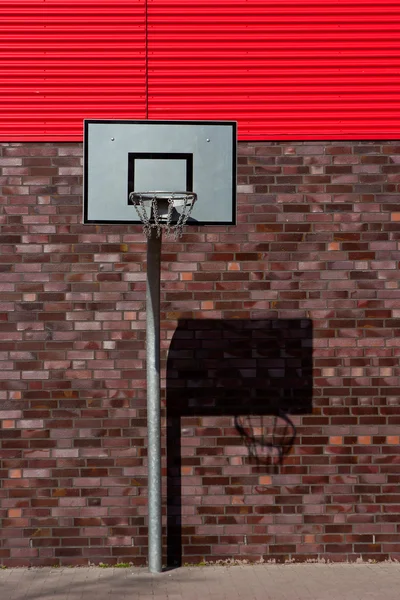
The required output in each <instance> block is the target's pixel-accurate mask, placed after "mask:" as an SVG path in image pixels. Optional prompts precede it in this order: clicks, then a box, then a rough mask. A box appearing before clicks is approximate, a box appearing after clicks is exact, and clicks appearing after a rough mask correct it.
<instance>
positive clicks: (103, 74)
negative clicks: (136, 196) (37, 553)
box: [0, 0, 146, 141]
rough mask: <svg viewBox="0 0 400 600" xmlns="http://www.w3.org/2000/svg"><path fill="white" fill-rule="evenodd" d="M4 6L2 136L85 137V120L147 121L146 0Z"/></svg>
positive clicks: (50, 0) (25, 1) (20, 0)
mask: <svg viewBox="0 0 400 600" xmlns="http://www.w3.org/2000/svg"><path fill="white" fill-rule="evenodd" d="M1 9H2V10H1V13H2V15H1V22H0V85H1V102H0V139H1V140H4V141H26V140H65V141H67V140H81V139H82V130H83V123H82V120H83V119H84V118H92V119H93V118H118V119H123V118H145V116H146V4H145V0H2V2H1Z"/></svg>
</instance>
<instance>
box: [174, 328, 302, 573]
mask: <svg viewBox="0 0 400 600" xmlns="http://www.w3.org/2000/svg"><path fill="white" fill-rule="evenodd" d="M166 405H167V564H168V566H180V565H181V564H182V466H183V464H182V440H181V427H182V423H184V420H183V419H182V418H184V417H196V418H198V419H197V420H196V419H195V422H196V424H197V425H198V426H199V427H202V428H203V427H204V424H203V423H202V420H201V417H212V418H217V417H231V418H232V421H233V423H232V426H233V428H234V429H233V431H232V433H233V434H235V437H236V440H235V444H237V445H240V443H242V444H243V445H244V446H245V447H246V448H247V454H248V461H250V462H251V463H252V464H255V465H260V466H263V468H265V469H269V472H276V471H277V470H279V467H280V465H282V463H283V462H284V460H285V457H286V456H287V455H288V454H289V453H290V451H291V448H292V446H293V444H294V442H295V438H296V428H295V425H294V423H293V422H292V420H291V418H290V416H291V415H294V414H309V413H311V412H312V322H311V320H309V319H290V320H278V319H268V320H242V319H234V320H216V319H204V320H195V319H182V320H180V321H179V323H178V327H177V329H176V330H175V332H174V335H173V338H172V340H171V345H170V348H169V353H168V360H167V385H166ZM192 421H193V420H192ZM216 423H217V421H216ZM208 426H209V427H213V426H214V425H213V424H212V422H211V424H210V423H209V422H208ZM215 427H218V424H216V425H215ZM230 437H231V438H232V435H231V436H230ZM227 442H228V440H227ZM219 443H220V444H221V443H222V446H221V445H220V447H219V448H218V449H217V450H218V451H219V454H220V455H221V454H222V453H223V444H224V440H223V439H222V440H221V438H220V439H219ZM200 450H201V453H199V452H200ZM214 452H215V449H213V448H211V447H210V448H207V447H202V448H201V449H199V448H194V449H193V459H192V464H193V465H196V464H197V465H198V464H199V461H200V459H199V456H207V455H213V453H214ZM196 454H197V456H196ZM184 462H185V464H186V465H187V464H191V458H190V457H188V456H187V455H186V456H185V461H184ZM271 469H272V471H271Z"/></svg>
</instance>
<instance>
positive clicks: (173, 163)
mask: <svg viewBox="0 0 400 600" xmlns="http://www.w3.org/2000/svg"><path fill="white" fill-rule="evenodd" d="M154 170H156V171H157V185H158V188H157V189H158V191H164V190H171V189H173V186H176V185H179V184H180V187H179V189H176V191H177V192H178V191H187V192H192V191H193V189H192V187H193V154H177V153H170V154H167V153H163V152H159V153H156V152H129V154H128V196H129V194H130V193H131V192H147V191H149V190H153V189H154V173H153V171H154Z"/></svg>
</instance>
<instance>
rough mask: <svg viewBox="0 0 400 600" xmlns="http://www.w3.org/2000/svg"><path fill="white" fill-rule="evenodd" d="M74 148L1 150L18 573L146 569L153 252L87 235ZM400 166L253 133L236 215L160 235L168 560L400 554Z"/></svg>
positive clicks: (5, 500)
mask: <svg viewBox="0 0 400 600" xmlns="http://www.w3.org/2000/svg"><path fill="white" fill-rule="evenodd" d="M81 160H82V148H81V145H79V144H61V145H60V144H2V145H1V156H0V169H1V172H0V185H1V186H2V189H1V194H2V195H1V214H0V223H1V228H2V229H1V239H0V245H1V247H0V250H1V254H0V290H1V298H0V329H1V344H0V361H1V365H2V373H1V381H0V420H1V421H0V423H1V429H0V436H1V449H0V458H1V463H0V483H1V486H0V517H1V539H0V559H1V562H2V563H3V564H5V565H9V566H15V565H28V564H31V565H54V564H69V565H76V564H87V563H88V562H94V563H98V562H100V561H102V562H106V563H109V564H113V563H115V562H120V561H132V562H133V563H135V564H144V563H145V562H146V552H147V547H146V544H147V529H146V512H147V507H146V504H147V498H146V491H147V488H146V437H145V434H146V411H145V405H146V400H145V387H146V380H145V371H144V353H145V346H144V344H145V320H144V319H145V306H144V286H145V264H144V262H143V259H144V256H145V243H144V241H143V237H142V235H141V232H140V228H138V227H130V228H126V227H123V226H109V227H106V226H103V227H97V226H94V225H85V226H83V225H81V222H80V221H81V217H80V215H81V184H82V168H81ZM399 163H400V144H399V145H398V146H396V144H395V143H393V142H375V143H367V142H362V143H356V142H354V143H351V142H349V143H341V142H335V143H322V142H317V143H304V144H303V143H286V142H285V143H254V144H253V143H241V144H240V145H239V181H238V183H239V207H238V210H239V218H238V225H237V227H227V228H224V227H214V228H213V227H209V228H204V229H196V228H193V229H188V230H187V233H186V234H185V236H184V237H183V239H182V240H181V241H180V242H178V243H176V242H171V241H165V243H164V245H163V265H162V268H163V294H162V297H163V316H162V351H163V394H164V395H163V401H164V405H165V400H166V399H167V401H168V402H167V404H168V418H167V420H166V419H165V418H164V429H165V433H166V435H165V436H164V447H165V448H166V449H167V450H168V452H167V457H164V481H165V482H166V480H167V473H168V484H166V486H165V489H164V493H165V526H166V528H167V529H168V534H169V535H168V544H166V546H165V552H166V555H168V560H169V562H171V563H178V562H179V561H180V560H181V556H182V557H183V558H182V560H183V561H184V562H198V561H200V560H202V559H203V558H205V559H207V560H216V559H221V558H230V557H235V558H247V559H251V560H258V559H259V558H260V557H261V556H262V557H264V559H265V560H267V559H269V558H276V559H277V560H285V559H288V558H293V557H294V558H297V559H303V560H304V559H307V558H317V557H325V558H327V559H328V558H329V559H331V560H346V559H350V560H355V559H356V558H358V557H360V556H361V557H363V558H364V559H369V558H371V559H377V560H380V559H385V558H387V557H389V556H392V557H394V558H396V557H397V558H400V540H399V519H400V488H399V462H400V450H399V439H400V438H399V435H400V430H399V424H400V410H399V391H400V385H399V366H398V356H399V352H400V341H399V340H400V338H399V336H398V332H399V331H400V290H399V278H400V275H399V270H398V263H399V260H400V250H399V240H400V228H399V222H400V204H399V198H400V196H399V191H400V190H399V187H400V172H399V167H398V165H399ZM169 348H170V352H169V356H168V361H167V350H168V349H169ZM164 417H165V415H164Z"/></svg>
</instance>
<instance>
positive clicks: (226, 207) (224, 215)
mask: <svg viewBox="0 0 400 600" xmlns="http://www.w3.org/2000/svg"><path fill="white" fill-rule="evenodd" d="M133 191H134V192H147V191H171V192H178V191H180V192H182V191H190V192H195V193H196V194H197V202H196V204H195V206H194V208H193V211H192V213H191V217H190V220H189V221H188V222H187V225H234V224H235V222H236V123H235V122H232V121H104V120H86V121H85V137H84V213H83V222H84V223H99V224H101V223H104V224H112V223H120V224H121V223H127V224H129V223H131V224H136V223H137V224H140V223H141V221H140V220H139V218H138V215H137V213H136V210H135V207H134V206H132V204H131V203H130V202H129V200H128V197H129V194H130V193H131V192H133ZM178 210H179V209H178Z"/></svg>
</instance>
